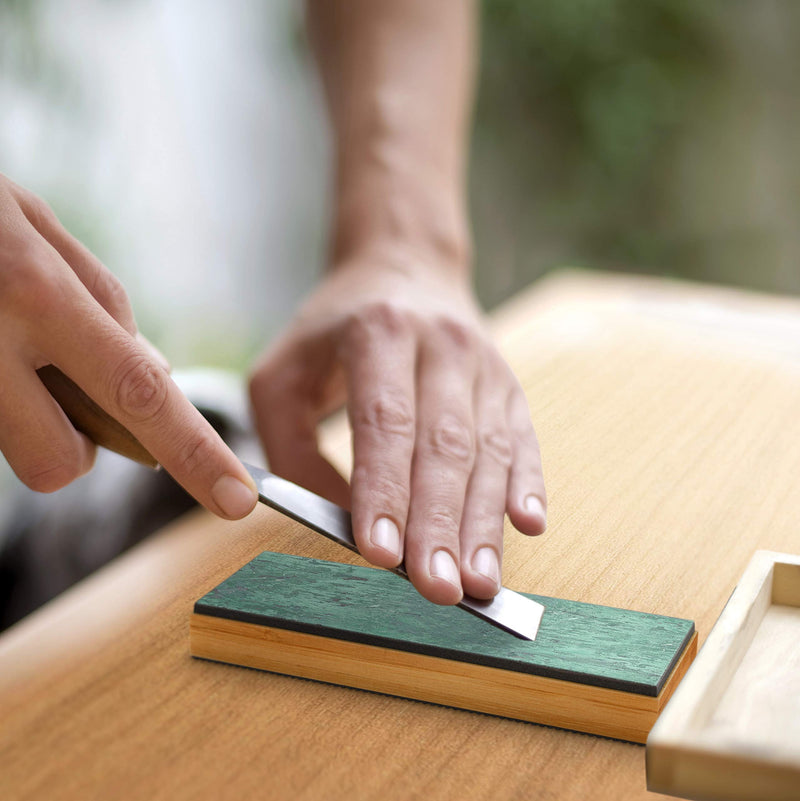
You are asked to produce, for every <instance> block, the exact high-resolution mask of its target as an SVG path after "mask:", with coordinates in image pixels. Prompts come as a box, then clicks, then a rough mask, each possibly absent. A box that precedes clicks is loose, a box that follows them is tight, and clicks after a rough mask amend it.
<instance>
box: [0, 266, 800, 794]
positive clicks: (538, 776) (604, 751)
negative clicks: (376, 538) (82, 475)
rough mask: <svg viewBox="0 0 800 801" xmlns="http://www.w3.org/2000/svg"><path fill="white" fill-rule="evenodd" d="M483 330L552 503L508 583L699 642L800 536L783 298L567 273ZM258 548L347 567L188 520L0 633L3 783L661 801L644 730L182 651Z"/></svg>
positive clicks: (258, 523)
mask: <svg viewBox="0 0 800 801" xmlns="http://www.w3.org/2000/svg"><path fill="white" fill-rule="evenodd" d="M496 331H497V336H498V340H499V341H500V343H501V345H502V347H503V349H504V351H505V353H506V354H507V356H508V357H509V359H510V361H511V362H512V365H513V366H514V367H515V369H516V370H517V372H518V375H519V376H520V379H521V381H522V382H523V385H524V386H525V388H526V390H527V392H528V395H529V398H530V403H531V412H532V415H533V418H534V420H535V422H536V425H537V432H538V434H539V438H540V441H541V444H542V449H543V455H544V465H545V476H546V479H547V483H548V491H549V502H550V506H549V518H548V519H549V529H548V532H547V533H546V534H545V535H544V536H543V537H541V538H539V539H535V540H528V539H524V538H523V537H521V536H519V535H516V534H515V533H514V532H513V531H512V530H511V529H509V530H508V531H507V536H506V558H505V565H504V581H505V583H506V584H507V585H508V586H509V587H511V588H512V589H516V590H522V591H527V592H535V593H540V594H543V595H550V596H553V597H559V598H570V599H577V600H581V601H586V602H589V603H596V604H604V605H610V606H619V607H623V608H627V609H637V610H640V611H644V612H653V613H658V614H665V615H672V616H676V617H683V618H688V619H693V620H695V621H696V623H697V627H698V630H699V632H700V641H701V644H702V640H703V638H704V637H705V636H706V635H707V633H708V632H709V630H710V629H711V627H712V625H713V623H714V621H715V620H716V618H717V616H718V615H719V613H720V612H721V610H722V608H723V606H724V604H725V602H726V600H727V599H728V597H729V596H730V593H731V591H732V590H733V587H734V585H735V584H736V581H737V580H738V578H739V576H740V575H741V573H742V572H743V570H744V567H745V565H746V564H747V562H748V560H749V559H750V557H751V556H752V554H753V552H754V551H755V550H756V549H757V548H768V549H771V550H776V551H784V552H793V551H794V552H796V551H797V550H798V539H799V538H800V534H799V533H798V527H797V521H798V518H799V517H800V484H799V483H798V482H797V480H796V477H797V475H798V474H800V448H799V447H798V442H800V415H799V414H798V413H797V410H798V408H800V303H798V302H797V301H794V300H783V299H775V298H767V297H758V296H751V295H747V294H745V293H738V292H734V291H725V290H717V289H708V288H702V287H692V286H686V285H681V284H672V283H667V282H661V281H647V280H638V279H629V278H610V277H603V276H592V275H588V274H583V273H562V274H560V275H556V276H553V277H551V278H550V279H548V280H546V281H544V282H542V283H540V284H539V285H538V286H535V287H533V288H532V289H531V290H530V291H529V292H526V293H524V294H522V295H521V296H519V297H518V298H517V299H516V300H515V301H514V302H513V303H511V304H510V305H508V306H507V307H506V308H505V309H504V310H502V312H501V313H500V314H499V315H498V316H497V317H496ZM328 446H329V449H330V450H331V451H333V452H335V453H337V454H338V455H339V456H340V457H341V456H342V454H343V453H345V452H346V438H342V437H341V436H340V437H339V438H338V439H337V438H336V435H335V434H332V435H331V437H330V439H329V441H328ZM267 548H269V549H271V550H284V551H286V552H291V553H298V554H301V555H307V556H315V557H319V558H323V559H338V560H340V561H353V562H356V561H358V559H357V557H356V556H354V555H353V556H351V555H349V554H348V553H346V552H343V551H341V549H337V548H336V546H335V545H333V544H330V543H328V542H326V541H324V540H323V539H322V538H321V537H319V536H318V535H315V534H312V533H311V532H307V531H305V530H303V529H302V528H301V527H300V526H299V525H296V524H293V523H289V522H287V521H285V520H283V519H281V518H280V517H279V516H278V515H277V514H276V513H272V512H270V511H269V510H267V509H264V508H262V509H259V510H258V511H257V513H254V514H253V515H252V516H251V518H249V519H248V520H246V521H244V522H241V523H225V522H221V521H218V520H215V519H212V518H211V517H209V516H206V515H204V514H199V513H198V514H194V515H191V516H189V517H188V518H185V519H183V520H182V521H180V522H179V523H177V524H176V525H173V526H171V527H170V528H168V529H166V530H165V531H164V532H162V533H161V534H159V535H158V536H156V537H154V538H152V539H151V540H150V541H148V542H145V543H143V544H142V545H140V546H138V547H137V548H136V549H134V550H133V551H131V552H130V553H129V554H127V555H126V556H124V557H122V558H121V559H118V560H117V561H116V562H115V563H113V564H112V565H110V566H109V567H108V568H106V569H104V570H103V571H101V572H100V573H98V574H96V575H95V576H93V577H91V578H90V579H88V580H87V581H85V582H83V583H82V584H81V585H79V586H78V587H76V588H74V589H73V590H71V591H70V592H68V593H66V594H65V595H64V596H62V597H61V598H59V599H57V600H56V601H55V602H53V603H51V604H50V605H48V606H47V607H45V608H44V609H43V610H41V611H40V612H39V613H37V614H34V615H33V616H32V617H31V618H29V619H28V620H27V621H24V622H23V623H21V624H20V625H18V626H16V627H15V628H14V629H12V630H10V631H9V632H7V633H6V634H5V635H4V636H3V637H1V638H0V720H2V726H0V780H1V781H2V787H3V793H2V795H3V797H4V798H6V797H9V798H15V799H40V798H41V799H44V798H46V799H59V798H118V799H128V798H130V799H139V798H141V799H155V798H170V799H183V798H187V799H188V798H220V797H226V798H227V797H236V798H266V799H269V798H301V799H318V798H326V799H336V798H342V799H344V798H347V799H358V798H377V797H380V798H381V799H386V800H387V801H388V799H406V798H414V797H422V796H424V797H425V798H426V799H452V798H456V797H458V798H463V799H484V798H493V799H504V798H507V799H516V798H519V799H522V798H525V799H529V798H541V799H586V798H592V799H601V801H602V799H615V800H616V799H642V798H653V797H654V796H652V795H648V794H647V792H646V789H645V770H644V749H643V748H641V747H639V746H634V745H628V744H624V743H620V742H615V741H611V740H605V739H601V738H598V737H592V736H588V735H579V734H574V733H570V732H564V731H559V730H556V729H548V728H544V727H540V726H536V725H531V724H525V723H520V722H514V721H510V720H504V719H500V718H492V717H488V716H485V715H480V714H476V713H471V712H465V711H460V710H453V709H447V708H442V707H438V706H431V705H427V704H423V703H419V702H413V701H407V700H403V699H398V698H391V697H387V696H381V695H376V694H372V693H368V692H363V691H358V690H351V689H346V688H341V687H333V686H330V685H325V684H320V683H315V682H309V681H303V680H299V679H292V678H288V677H284V676H277V675H272V674H265V673H261V672H257V671H249V670H243V669H241V668H237V667H230V666H225V665H216V664H212V663H206V662H201V661H198V660H193V659H192V658H191V657H190V656H189V648H188V625H189V616H190V612H191V609H192V604H193V603H194V601H195V600H196V599H197V598H199V597H200V596H201V595H203V594H205V593H206V592H208V591H209V590H210V589H211V588H212V587H214V586H216V585H217V584H218V583H219V582H220V581H221V580H222V579H223V578H225V577H227V576H228V575H230V574H231V573H232V572H233V571H234V570H236V569H237V568H238V567H240V566H241V565H242V564H244V563H245V562H247V561H248V560H250V559H251V558H252V557H253V556H254V555H255V554H256V553H258V552H260V551H262V550H264V549H267Z"/></svg>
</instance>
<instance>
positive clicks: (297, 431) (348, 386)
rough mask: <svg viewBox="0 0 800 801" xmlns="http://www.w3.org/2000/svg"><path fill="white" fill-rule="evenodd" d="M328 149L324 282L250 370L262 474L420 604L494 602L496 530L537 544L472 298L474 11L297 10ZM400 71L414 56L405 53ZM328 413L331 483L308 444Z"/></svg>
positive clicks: (525, 483) (447, 5) (515, 410)
mask: <svg viewBox="0 0 800 801" xmlns="http://www.w3.org/2000/svg"><path fill="white" fill-rule="evenodd" d="M308 16H309V29H310V32H311V34H312V41H313V43H314V46H315V51H316V55H317V59H318V62H319V64H320V70H321V74H322V76H323V80H324V86H325V93H326V97H327V100H328V105H329V109H330V117H331V120H332V123H333V128H334V134H335V153H336V181H335V188H334V194H335V214H334V224H333V231H332V247H331V258H330V266H329V269H328V272H327V274H326V275H325V277H324V278H323V280H322V281H321V283H320V284H319V286H318V288H317V290H316V291H315V292H314V293H313V294H312V296H311V297H310V298H309V299H308V300H307V302H306V303H305V305H304V306H303V307H302V308H301V310H300V312H299V314H298V315H297V317H296V319H295V321H294V323H293V324H292V325H291V326H290V327H289V329H288V330H287V332H286V333H285V335H284V336H283V337H282V338H281V339H280V340H279V341H278V342H277V343H276V344H275V345H274V346H273V347H272V348H271V349H270V350H269V351H268V352H267V353H266V354H265V355H264V357H263V358H262V360H261V362H260V364H259V365H258V366H257V368H256V370H255V371H254V374H253V377H252V382H251V395H252V401H253V408H254V410H255V415H256V423H257V427H258V431H259V434H260V436H261V439H262V441H263V443H264V446H265V448H266V451H267V454H268V456H269V460H270V465H271V466H272V469H273V470H274V471H275V472H277V473H279V474H281V475H283V476H285V477H286V478H289V479H290V480H293V481H295V482H298V483H302V484H305V485H306V486H308V487H309V488H310V489H312V490H314V491H316V492H318V493H320V494H322V495H325V496H327V497H329V498H331V499H332V500H334V501H336V502H338V503H340V504H342V505H350V507H351V510H352V514H353V526H354V533H355V537H356V542H357V543H358V546H359V550H360V551H361V553H362V554H363V555H364V556H365V557H366V558H367V559H368V560H370V561H371V562H373V563H374V564H377V565H380V566H382V567H392V566H395V565H397V564H399V563H400V561H402V560H405V566H406V569H407V571H408V573H409V576H410V578H411V580H412V581H413V583H414V585H415V586H416V587H417V589H418V590H419V591H420V593H422V595H424V596H425V597H426V598H428V599H429V600H431V601H434V602H436V603H440V604H452V603H456V602H458V601H459V600H460V598H461V597H462V593H463V592H465V591H466V592H467V593H468V594H470V595H473V596H475V597H478V598H490V597H492V596H493V595H494V594H495V593H496V592H497V591H498V589H499V588H500V576H501V564H502V550H503V515H504V512H505V511H507V512H508V514H509V516H510V519H511V521H512V523H513V524H514V525H515V527H516V528H517V529H518V530H519V531H521V532H523V533H524V534H529V535H535V534H540V533H542V532H543V531H544V527H545V491H544V483H543V479H542V471H541V463H540V458H539V448H538V444H537V442H536V436H535V434H534V431H533V428H532V425H531V421H530V415H529V412H528V406H527V402H526V400H525V397H524V394H523V392H522V390H521V388H520V386H519V383H518V382H517V380H516V379H515V378H514V376H513V375H512V373H511V371H510V369H509V368H508V366H507V365H506V364H505V362H504V361H503V359H502V358H501V357H500V355H499V354H498V353H497V351H496V349H495V347H494V346H493V345H492V343H491V341H490V340H489V338H488V336H487V334H486V331H485V327H484V320H483V317H482V315H481V313H480V311H479V309H478V306H477V303H476V302H475V299H474V296H473V293H472V289H471V282H470V243H469V234H468V226H467V222H466V212H465V205H466V203H465V168H464V162H465V151H466V141H467V135H466V131H467V121H468V116H469V108H470V105H471V93H472V83H473V80H472V79H473V72H474V39H475V9H474V7H473V5H472V3H468V2H462V0H458V2H436V3H431V2H429V0H406V1H405V2H403V3H383V2H381V3H378V2H373V0H342V1H341V2H338V1H333V2H332V1H331V0H325V1H324V2H311V3H309V4H308ZM411 54H413V57H412V55H411ZM342 402H346V404H347V411H348V414H349V418H350V422H351V425H352V429H353V457H354V458H353V463H354V467H353V473H352V476H351V484H350V486H349V487H348V485H347V483H346V482H345V481H344V479H343V478H341V476H339V474H338V473H337V472H336V471H335V470H334V468H333V467H332V466H331V465H330V464H329V463H328V462H327V461H325V459H324V458H323V457H322V456H321V455H320V453H319V450H318V446H317V439H316V427H317V423H318V422H319V420H320V419H321V418H322V417H323V416H324V415H325V414H327V413H328V412H329V411H330V410H331V409H333V408H336V407H337V406H338V405H340V404H341V403H342Z"/></svg>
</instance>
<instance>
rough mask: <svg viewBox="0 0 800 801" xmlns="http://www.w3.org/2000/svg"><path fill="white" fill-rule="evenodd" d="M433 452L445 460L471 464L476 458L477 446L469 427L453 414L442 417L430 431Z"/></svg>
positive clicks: (429, 437) (430, 443)
mask: <svg viewBox="0 0 800 801" xmlns="http://www.w3.org/2000/svg"><path fill="white" fill-rule="evenodd" d="M428 440H429V446H430V448H431V451H432V452H433V453H434V454H436V455H437V456H440V457H442V458H444V459H448V460H450V461H453V462H457V463H460V464H469V463H471V462H472V460H473V458H474V455H475V454H474V451H475V446H474V443H473V438H472V434H471V433H470V429H469V426H467V425H466V423H464V421H463V420H461V419H459V418H458V417H456V416H455V415H453V414H446V415H444V416H442V417H441V418H440V419H439V420H438V421H437V422H436V423H435V424H434V425H433V426H432V427H431V429H430V431H429V436H428Z"/></svg>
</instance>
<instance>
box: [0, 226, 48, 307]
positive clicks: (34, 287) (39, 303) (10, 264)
mask: <svg viewBox="0 0 800 801" xmlns="http://www.w3.org/2000/svg"><path fill="white" fill-rule="evenodd" d="M43 251H44V249H43V248H42V247H41V245H40V244H39V243H38V242H37V241H35V240H32V239H27V238H25V239H22V240H20V241H17V242H15V243H14V244H13V246H12V247H11V248H10V249H7V250H6V253H4V254H3V264H2V270H0V290H2V291H0V297H2V299H3V305H4V306H5V307H7V308H9V309H12V310H16V311H17V312H18V313H19V312H22V313H23V314H25V313H27V312H37V313H38V312H40V311H42V310H44V309H46V308H47V307H48V305H49V304H51V303H52V302H53V300H54V296H55V294H56V292H55V289H56V282H55V281H54V280H53V275H52V271H51V270H49V269H48V267H47V258H46V254H45V253H44V252H43Z"/></svg>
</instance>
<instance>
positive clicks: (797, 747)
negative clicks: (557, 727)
mask: <svg viewBox="0 0 800 801" xmlns="http://www.w3.org/2000/svg"><path fill="white" fill-rule="evenodd" d="M787 601H789V602H791V601H800V555H792V554H777V553H774V552H771V551H758V552H757V553H756V555H755V556H754V557H753V559H752V560H751V562H750V564H749V566H748V567H747V570H746V571H745V573H744V575H743V576H742V578H741V580H740V582H739V583H738V585H737V587H736V590H735V591H734V593H733V595H732V596H731V599H730V601H728V603H727V605H726V606H725V609H724V611H723V613H722V614H721V615H720V617H719V619H718V620H717V622H716V624H715V625H714V628H713V630H712V631H711V634H710V635H709V637H708V639H707V640H706V642H705V645H704V647H703V651H702V653H701V655H700V658H699V659H698V660H697V661H696V662H695V664H694V665H693V666H692V668H691V669H690V670H689V672H688V673H687V675H686V677H685V679H684V681H683V683H682V684H681V685H680V687H679V689H678V691H677V692H676V694H675V696H674V699H673V700H672V701H671V702H670V703H669V704H668V705H667V708H666V709H665V710H664V712H663V714H662V715H661V717H660V718H659V721H658V723H657V724H656V727H655V728H654V729H653V731H652V733H651V735H650V737H649V738H648V740H647V781H648V786H650V787H653V788H655V789H659V790H662V791H664V792H671V793H674V794H676V795H682V794H686V795H687V796H688V797H690V798H697V799H710V801H714V800H715V799H725V801H792V799H798V798H800V603H798V604H795V605H793V604H791V603H787Z"/></svg>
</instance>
